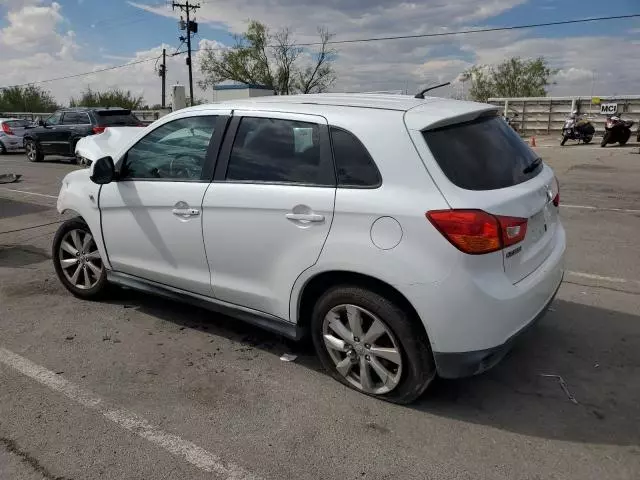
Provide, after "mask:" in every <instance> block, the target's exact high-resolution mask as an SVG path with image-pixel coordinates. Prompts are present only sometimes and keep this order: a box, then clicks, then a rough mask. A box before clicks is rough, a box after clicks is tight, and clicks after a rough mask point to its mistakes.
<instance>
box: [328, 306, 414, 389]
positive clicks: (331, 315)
mask: <svg viewBox="0 0 640 480" xmlns="http://www.w3.org/2000/svg"><path fill="white" fill-rule="evenodd" d="M322 335H323V339H324V344H325V346H326V348H327V352H328V353H329V356H330V357H331V360H332V361H333V363H334V365H335V368H336V370H337V371H338V373H340V375H342V376H343V377H345V379H346V380H347V381H348V382H349V383H351V384H352V385H353V386H355V387H356V388H358V389H359V390H362V391H364V392H366V393H371V394H376V395H380V394H384V393H388V392H390V391H391V390H393V389H394V388H396V387H397V386H398V383H399V382H400V378H401V376H402V353H401V349H400V343H399V342H398V341H397V340H396V338H395V336H394V335H393V333H392V332H391V329H390V328H389V327H388V326H387V325H386V324H385V323H384V322H383V321H382V320H381V319H380V318H378V317H377V316H376V315H374V314H373V313H371V312H370V311H368V310H366V309H364V308H362V307H358V306H357V305H351V304H345V305H337V306H335V307H333V308H332V309H331V310H330V311H329V312H328V313H327V315H325V317H324V321H323V327H322Z"/></svg>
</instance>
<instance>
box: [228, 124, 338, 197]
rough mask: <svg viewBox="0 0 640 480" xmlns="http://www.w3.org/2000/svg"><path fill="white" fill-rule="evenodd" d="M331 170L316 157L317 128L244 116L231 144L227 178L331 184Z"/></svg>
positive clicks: (318, 155)
mask: <svg viewBox="0 0 640 480" xmlns="http://www.w3.org/2000/svg"><path fill="white" fill-rule="evenodd" d="M332 170H333V167H332V166H331V164H330V162H327V161H323V156H322V155H321V154H320V127H319V125H317V124H315V123H306V122H298V121H294V120H279V119H271V118H252V117H244V118H242V120H241V121H240V126H239V128H238V132H237V133H236V138H235V139H234V142H233V148H232V150H231V156H230V158H229V166H228V168H227V179H228V180H236V181H249V182H270V183H302V184H312V185H334V184H335V182H334V179H333V177H334V175H333V172H332Z"/></svg>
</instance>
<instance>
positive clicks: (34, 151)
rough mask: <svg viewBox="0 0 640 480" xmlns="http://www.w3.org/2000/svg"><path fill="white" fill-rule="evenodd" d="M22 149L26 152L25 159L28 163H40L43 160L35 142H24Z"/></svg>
mask: <svg viewBox="0 0 640 480" xmlns="http://www.w3.org/2000/svg"><path fill="white" fill-rule="evenodd" d="M24 149H25V150H26V152H27V159H28V160H29V161H30V162H41V161H42V160H43V159H44V155H43V154H42V151H41V150H40V147H38V144H37V143H36V142H35V141H33V140H26V141H25V142H24Z"/></svg>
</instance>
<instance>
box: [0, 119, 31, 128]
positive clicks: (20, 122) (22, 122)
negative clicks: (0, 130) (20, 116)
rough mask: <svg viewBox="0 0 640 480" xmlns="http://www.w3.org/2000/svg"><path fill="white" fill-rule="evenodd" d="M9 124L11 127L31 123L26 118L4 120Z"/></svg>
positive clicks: (21, 126) (20, 126) (25, 125)
mask: <svg viewBox="0 0 640 480" xmlns="http://www.w3.org/2000/svg"><path fill="white" fill-rule="evenodd" d="M4 123H6V124H7V125H9V126H10V127H11V128H24V127H27V126H29V125H30V124H31V122H29V121H28V120H9V121H8V122H4Z"/></svg>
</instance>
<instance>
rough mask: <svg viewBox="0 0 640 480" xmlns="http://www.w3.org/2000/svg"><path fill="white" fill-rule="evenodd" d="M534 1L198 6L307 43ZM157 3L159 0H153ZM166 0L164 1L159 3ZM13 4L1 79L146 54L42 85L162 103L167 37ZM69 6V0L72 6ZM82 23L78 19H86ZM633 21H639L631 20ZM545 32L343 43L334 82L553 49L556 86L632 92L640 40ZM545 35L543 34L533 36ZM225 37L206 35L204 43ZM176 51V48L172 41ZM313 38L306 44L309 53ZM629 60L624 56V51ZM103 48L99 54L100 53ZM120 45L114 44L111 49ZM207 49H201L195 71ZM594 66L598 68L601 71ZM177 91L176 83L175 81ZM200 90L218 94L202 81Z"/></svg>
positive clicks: (460, 26) (404, 81)
mask: <svg viewBox="0 0 640 480" xmlns="http://www.w3.org/2000/svg"><path fill="white" fill-rule="evenodd" d="M142 1H145V0H140V2H135V1H130V2H129V4H130V5H133V6H135V7H136V8H138V9H140V10H144V11H147V12H152V13H154V14H158V15H163V16H166V17H171V18H177V17H178V16H179V13H178V12H177V11H176V12H173V11H172V10H171V8H168V7H166V6H162V5H158V4H156V5H155V6H153V5H149V4H143V3H141V2H142ZM525 2H526V0H485V1H483V2H477V0H459V1H458V2H446V1H445V0H433V1H429V2H416V1H410V0H406V1H403V0H400V1H396V0H326V1H325V2H320V3H319V2H317V1H316V0H270V1H269V2H255V1H253V0H235V1H234V2H228V1H226V0H224V1H223V0H209V1H208V2H206V3H202V8H201V9H199V10H198V11H197V12H196V13H197V20H198V21H199V22H200V23H205V22H206V23H208V24H209V25H212V26H214V27H218V28H221V29H223V30H226V31H228V32H229V33H232V34H233V33H241V32H243V31H244V30H245V28H246V25H247V20H248V17H251V18H256V19H259V20H260V21H262V22H264V23H265V24H267V25H269V26H270V27H271V28H272V29H273V30H277V29H279V28H282V27H287V26H289V27H292V30H293V33H294V36H295V38H296V40H297V41H298V42H299V43H307V42H313V41H317V39H318V37H317V33H316V29H317V27H318V26H320V25H326V26H328V28H329V29H330V31H332V32H334V33H335V34H336V36H335V40H345V39H353V38H368V37H384V36H394V35H420V34H427V33H436V32H447V31H455V30H464V29H468V28H480V27H481V26H482V25H485V26H489V25H490V24H491V19H492V18H493V17H495V16H496V15H499V14H501V13H504V12H506V11H508V10H510V9H512V8H514V7H516V6H518V5H520V4H523V3H525ZM149 3H151V2H149ZM158 3H159V2H158ZM0 5H3V6H6V10H7V14H6V17H5V22H4V23H5V26H4V28H2V29H0V63H1V64H2V73H3V76H2V85H10V84H17V83H25V82H33V81H37V80H44V79H48V78H53V77H59V76H66V75H73V74H78V73H82V72H87V71H95V70H98V69H102V68H106V67H109V66H111V65H117V64H124V63H129V62H134V61H139V60H146V59H149V58H151V60H150V61H145V62H143V63H139V64H136V65H133V66H129V67H126V68H121V69H116V70H110V71H106V72H101V73H95V74H91V75H87V76H82V77H78V78H73V79H67V80H61V81H56V82H51V83H45V84H43V87H45V88H47V89H50V90H51V91H52V92H53V94H54V95H55V96H56V97H57V98H58V100H59V101H60V102H61V103H64V102H66V101H67V100H68V99H69V97H71V96H74V95H75V96H77V95H78V93H79V91H80V90H82V89H83V88H85V87H86V86H88V85H90V86H91V87H92V88H95V89H103V88H110V87H118V88H122V89H125V90H131V91H132V92H133V93H135V94H139V95H143V96H144V97H145V99H146V101H147V102H148V103H149V104H155V103H159V102H160V78H159V77H158V75H157V71H156V62H157V59H158V58H159V56H160V55H161V52H162V48H163V46H162V45H157V46H155V47H153V48H148V49H144V50H140V51H137V52H135V53H134V54H131V55H118V54H117V52H115V54H113V55H111V54H109V55H105V54H104V52H96V51H95V48H94V47H92V46H91V45H79V44H78V39H77V37H76V35H75V34H74V32H73V31H67V30H68V29H69V25H68V23H66V21H65V20H64V18H63V17H64V12H63V7H62V6H61V5H60V4H59V3H57V2H53V3H49V2H42V1H39V0H0ZM67 8H68V7H67ZM78 28H79V27H78ZM632 30H633V29H632ZM544 33H545V32H544V31H542V30H530V31H524V30H519V31H506V32H492V33H490V34H467V35H460V36H451V37H431V38H417V39H407V40H390V41H381V42H366V43H351V44H339V45H335V48H336V49H337V51H338V53H337V56H336V61H335V69H336V73H337V78H338V80H337V82H336V84H335V86H334V90H335V91H381V90H403V91H404V90H407V91H408V92H409V93H414V92H416V91H418V89H419V88H420V87H424V86H426V85H429V84H433V83H436V82H438V83H440V82H444V81H450V80H455V79H456V78H457V77H458V76H459V74H460V73H461V72H462V71H463V70H465V69H466V68H468V67H469V66H470V65H472V64H478V63H479V64H483V63H484V64H495V63H498V62H501V61H503V60H504V59H505V58H508V57H511V56H521V57H523V58H531V57H537V56H540V55H544V56H545V57H546V58H547V59H548V60H549V61H550V63H551V65H552V66H553V67H554V68H557V69H559V72H558V74H557V75H556V77H555V81H556V84H555V85H553V86H552V88H551V93H553V94H557V95H580V94H589V93H590V92H591V88H592V83H593V86H594V93H595V94H599V95H607V94H613V93H633V91H634V89H635V88H636V86H637V85H636V84H637V78H639V77H640V49H630V48H629V45H630V43H629V41H628V38H627V39H625V38H622V37H613V36H597V37H588V36H583V37H571V38H568V39H565V38H553V39H549V38H544V37H543V36H542V35H544ZM536 34H537V35H539V37H534V35H536ZM204 45H211V46H214V47H215V48H226V47H225V45H222V44H220V43H218V42H213V41H210V40H206V39H205V40H200V41H199V44H198V47H203V46H204ZM165 47H166V48H167V50H168V51H169V52H173V50H172V49H171V48H169V47H168V46H165ZM313 50H314V49H313V47H309V48H308V49H306V51H305V55H306V56H308V55H310V54H312V53H313ZM621 51H624V52H625V61H624V62H620V61H619V52H621ZM96 53H100V56H99V57H98V58H96ZM111 53H114V52H111ZM200 55H201V53H196V54H195V55H194V66H196V68H195V69H194V74H195V80H196V81H197V80H198V78H199V73H198V69H197V64H198V59H199V58H200ZM185 58H186V57H185V56H184V55H180V56H175V57H174V56H170V57H168V59H167V85H168V86H169V87H170V86H171V85H172V84H174V83H176V82H180V83H181V84H186V82H187V66H186V64H185ZM592 72H593V73H592ZM460 88H461V86H460V85H459V84H458V85H453V86H452V87H451V88H448V89H447V88H443V89H439V90H437V91H434V94H439V95H449V94H453V93H456V92H458V91H459V89H460ZM168 91H170V88H168ZM197 92H198V93H197V96H198V97H199V98H211V97H210V95H211V94H210V93H206V94H205V93H203V92H202V91H200V90H199V89H197Z"/></svg>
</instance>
